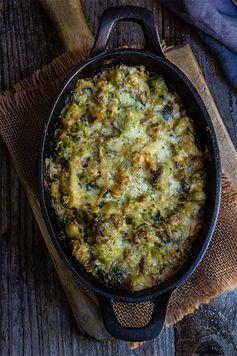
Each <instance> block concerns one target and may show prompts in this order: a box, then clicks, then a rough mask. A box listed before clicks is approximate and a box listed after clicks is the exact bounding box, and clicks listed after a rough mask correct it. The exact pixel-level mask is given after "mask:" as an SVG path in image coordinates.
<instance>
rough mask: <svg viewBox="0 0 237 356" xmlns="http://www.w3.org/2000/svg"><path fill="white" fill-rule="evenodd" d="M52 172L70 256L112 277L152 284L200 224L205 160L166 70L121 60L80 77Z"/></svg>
mask: <svg viewBox="0 0 237 356" xmlns="http://www.w3.org/2000/svg"><path fill="white" fill-rule="evenodd" d="M46 169H47V182H48V188H49V192H50V195H51V201H52V206H53V208H54V210H55V212H56V214H57V216H58V219H59V221H60V223H61V224H62V226H63V229H64V232H65V234H66V236H67V238H68V239H70V244H71V248H72V254H73V256H74V257H75V258H76V259H77V260H78V261H79V262H80V263H81V264H82V265H83V266H84V267H85V269H86V270H87V271H88V272H90V273H92V274H93V275H94V276H95V277H97V278H99V279H102V280H103V281H104V282H105V283H106V284H109V285H110V286H113V287H119V288H123V289H129V290H132V291H139V290H142V289H145V288H149V287H152V286H155V285H158V284H159V283H161V282H163V281H164V280H166V279H168V278H169V277H170V276H171V275H172V274H173V273H174V272H175V271H177V269H178V268H180V266H181V265H182V263H183V262H184V260H185V259H186V258H187V255H188V253H189V250H190V248H191V244H192V242H193V240H194V239H195V238H196V236H197V233H198V231H199V229H200V227H201V223H202V208H203V205H204V202H205V169H204V160H203V157H202V153H201V150H200V149H199V148H198V146H197V143H196V140H195V130H194V126H193V121H192V120H191V119H190V118H189V117H188V116H187V114H186V112H185V110H184V108H183V107H182V105H181V103H180V100H179V98H178V97H177V95H176V94H175V93H174V92H171V91H170V90H169V89H168V87H167V85H166V83H165V81H164V79H163V78H162V77H161V76H158V75H153V74H151V73H149V72H147V71H146V70H145V68H144V67H143V66H140V67H132V66H126V65H119V66H117V67H113V68H111V69H107V70H104V71H103V72H102V73H100V74H98V75H96V76H94V77H93V78H87V79H79V80H78V81H77V84H76V87H75V90H74V91H73V93H72V95H71V96H70V98H69V99H68V100H67V103H66V105H65V108H64V109H63V111H62V114H61V117H60V125H59V128H58V129H57V130H56V131H55V150H54V154H53V156H52V157H49V158H47V159H46Z"/></svg>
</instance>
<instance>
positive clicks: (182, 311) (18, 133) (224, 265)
mask: <svg viewBox="0 0 237 356" xmlns="http://www.w3.org/2000/svg"><path fill="white" fill-rule="evenodd" d="M82 57H83V55H82V54H81V53H77V54H75V53H74V54H73V53H66V54H63V55H61V56H60V57H58V58H56V59H55V60H54V61H53V62H52V63H50V64H49V65H47V66H45V67H43V68H42V69H41V70H39V71H37V72H35V73H34V74H33V76H32V77H31V78H30V79H29V80H23V81H21V82H20V83H18V84H17V85H16V86H15V88H14V91H11V92H7V93H5V94H4V95H2V96H0V133H1V135H2V137H3V138H4V140H5V143H6V145H7V147H8V149H9V151H10V153H11V156H12V159H13V162H14V164H15V167H16V170H17V172H18V174H19V176H20V178H21V181H22V183H23V185H24V187H25V190H26V193H27V196H28V199H29V202H30V204H31V207H32V208H33V211H34V214H35V215H36V218H37V221H38V223H39V225H40V228H41V231H45V226H44V223H43V220H42V216H41V211H40V207H39V202H38V196H37V171H36V162H37V148H38V143H39V139H40V135H41V133H42V130H43V124H44V120H45V115H46V111H47V109H48V106H49V104H50V102H51V100H52V98H53V96H54V94H55V92H56V90H57V88H58V86H59V84H60V83H61V82H62V80H63V79H64V78H65V76H66V75H67V74H68V73H69V72H70V71H71V70H72V68H73V67H74V66H75V65H77V64H78V63H79V62H80V61H81V60H82ZM222 185H223V189H222V197H221V208H220V215H219V219H218V224H217V227H216V229H215V233H214V235H213V238H212V241H211V244H210V246H209V248H208V251H207V253H206V255H205V257H204V258H203V260H202V262H201V264H200V265H199V267H198V268H197V269H196V271H195V272H194V274H193V275H192V276H191V277H190V278H189V279H188V280H187V282H186V283H184V284H183V285H182V286H181V287H180V288H179V289H177V290H176V291H175V292H174V293H173V295H172V297H171V300H170V303H169V307H168V312H167V317H166V325H171V324H173V323H175V322H176V321H178V320H180V319H182V318H183V317H184V316H185V315H186V314H189V313H191V312H193V311H194V310H195V309H196V308H197V307H198V306H199V305H200V304H201V303H207V302H208V301H209V300H210V298H213V297H215V296H217V295H219V294H220V293H223V292H226V291H227V290H230V289H233V288H236V287H237V192H236V191H235V190H234V188H233V186H232V185H231V184H230V182H229V181H228V180H227V178H226V177H224V176H223V179H222ZM65 268H66V267H65ZM138 309H139V310H138ZM151 310H152V306H150V305H141V306H139V307H138V308H137V306H136V308H127V307H126V305H121V304H120V305H118V308H117V312H116V314H117V315H118V317H119V320H120V321H121V322H122V323H123V324H129V325H132V324H133V325H134V323H135V324H136V320H138V321H139V319H140V317H141V315H146V314H149V313H150V311H151ZM138 311H139V313H138ZM136 316H137V318H136ZM140 320H141V319H140Z"/></svg>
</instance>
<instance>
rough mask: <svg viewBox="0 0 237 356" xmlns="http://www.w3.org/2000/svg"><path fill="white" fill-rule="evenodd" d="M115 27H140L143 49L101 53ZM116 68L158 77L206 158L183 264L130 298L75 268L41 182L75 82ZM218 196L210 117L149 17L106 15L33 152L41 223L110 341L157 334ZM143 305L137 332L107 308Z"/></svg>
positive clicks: (197, 253)
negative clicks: (149, 308) (146, 310)
mask: <svg viewBox="0 0 237 356" xmlns="http://www.w3.org/2000/svg"><path fill="white" fill-rule="evenodd" d="M119 21H134V22H136V23H138V24H140V25H141V27H142V30H143V32H144V36H145V41H146V45H145V49H143V50H135V49H119V50H108V49H107V47H106V45H107V41H108V38H109V35H110V33H111V30H112V28H113V26H114V25H115V24H116V23H117V22H119ZM119 63H124V64H127V65H134V66H136V65H144V66H145V67H146V69H147V70H149V71H151V72H157V73H159V74H161V75H162V76H163V77H164V79H165V80H166V82H167V83H168V84H169V83H170V85H172V86H173V87H174V88H175V90H176V91H177V93H178V94H179V96H180V97H181V99H182V102H183V104H184V106H185V108H186V110H187V112H188V114H189V115H190V117H191V118H192V119H193V120H194V121H195V125H196V129H197V132H198V137H199V140H200V144H201V146H202V147H203V149H204V148H207V150H208V152H209V157H210V159H209V160H208V162H207V163H206V170H207V200H206V204H205V207H204V222H203V226H202V228H201V231H200V233H199V236H198V238H197V239H196V241H195V242H194V243H193V246H192V249H191V252H190V255H189V258H188V260H187V261H186V263H185V264H184V265H183V266H182V268H181V269H180V270H179V271H178V272H177V273H176V274H175V275H173V277H172V278H170V279H169V280H167V281H166V282H164V283H162V284H160V285H159V286H157V287H155V288H151V289H147V290H144V291H141V292H136V293H132V292H128V291H123V290H118V289H112V288H110V287H108V286H106V285H105V284H103V283H102V282H100V281H98V280H96V279H95V278H94V277H93V276H91V275H90V274H89V273H87V272H86V271H85V269H84V267H82V266H80V264H79V263H78V262H77V261H76V260H75V259H74V258H73V257H72V256H71V251H70V249H68V248H67V247H66V246H65V244H64V242H63V241H62V240H61V239H60V227H59V225H58V222H57V218H56V216H55V213H54V211H53V209H52V208H51V206H50V198H49V197H48V195H47V192H46V189H45V176H44V175H45V170H44V161H45V158H46V157H49V156H50V155H51V153H52V151H53V147H54V142H53V133H54V130H55V127H56V126H57V124H58V121H59V115H60V112H61V110H62V108H63V107H64V104H65V99H66V97H67V96H68V95H69V94H70V92H71V91H72V89H73V88H74V86H75V84H76V81H77V79H78V78H82V77H91V76H93V75H95V74H96V73H98V72H99V71H101V70H102V69H103V68H106V67H109V66H114V65H117V64H119ZM207 128H209V129H207ZM220 190H221V165H220V156H219V150H218V145H217V139H216V135H215V132H214V129H213V126H212V123H211V120H210V117H209V115H208V113H207V110H206V108H205V106H204V104H203V102H202V100H201V98H200V96H199V95H198V93H197V91H196V90H195V88H194V87H193V85H192V84H191V82H190V81H189V80H188V79H187V77H186V76H185V75H184V74H183V73H182V72H181V71H180V70H179V69H178V68H177V67H176V66H174V65H173V64H172V63H170V62H169V61H168V60H167V59H166V58H165V56H164V54H163V52H162V50H161V46H160V41H159V36H158V33H157V28H156V25H155V20H154V17H153V14H152V13H151V12H150V11H148V10H146V9H143V8H140V7H135V6H121V7H112V8H109V9H107V10H106V11H105V12H104V13H103V15H102V17H101V21H100V25H99V30H98V34H97V37H96V40H95V44H94V47H93V49H92V51H91V54H90V56H89V58H88V59H87V60H86V61H85V62H83V63H81V64H80V65H79V66H78V67H77V68H76V69H75V70H74V71H73V72H72V73H71V74H70V75H69V76H68V77H67V79H66V80H65V81H64V83H63V84H62V86H61V88H60V90H59V92H58V94H57V95H56V98H55V99H54V102H53V104H52V106H51V108H50V110H49V113H48V117H47V119H46V123H45V127H44V132H43V134H42V140H41V144H40V150H39V195H40V202H41V208H42V212H43V216H44V220H45V223H46V225H47V228H48V231H49V234H50V237H51V239H52V241H53V243H54V245H55V247H56V249H57V251H58V253H59V255H60V256H61V258H62V260H63V261H64V262H65V264H66V265H67V266H68V267H69V268H70V270H71V271H72V272H73V273H74V275H75V277H76V278H77V279H78V280H79V281H80V282H81V283H82V285H84V286H85V287H86V288H88V289H90V290H91V291H93V292H94V294H95V295H96V297H97V298H98V301H99V304H100V310H101V314H102V317H103V321H104V324H105V326H106V329H107V330H108V332H109V333H110V334H111V335H113V336H114V337H116V338H118V339H122V340H132V341H142V340H149V339H152V338H154V337H156V336H157V335H158V334H159V333H160V332H161V330H162V327H163V325H164V320H165V315H166V309H167V304H168V301H169V298H170V296H171V293H172V292H173V291H174V290H175V289H176V288H177V287H179V286H180V285H181V284H182V283H183V282H184V281H185V280H186V279H187V278H188V277H189V276H190V275H191V274H192V273H193V272H194V270H195V268H196V267H197V265H198V264H199V262H200V260H201V258H202V257H203V255H204V253H205V251H206V249H207V247H208V244H209V241H210V239H211V236H212V233H213V230H214V227H215V223H216V220H217V215H218V209H219V201H220ZM145 301H153V303H154V311H153V315H152V317H151V320H150V322H149V324H148V325H146V326H144V327H141V328H127V327H123V326H122V325H120V324H119V322H118V321H117V319H116V316H115V314H114V311H113V307H112V305H113V303H114V302H126V303H138V302H145Z"/></svg>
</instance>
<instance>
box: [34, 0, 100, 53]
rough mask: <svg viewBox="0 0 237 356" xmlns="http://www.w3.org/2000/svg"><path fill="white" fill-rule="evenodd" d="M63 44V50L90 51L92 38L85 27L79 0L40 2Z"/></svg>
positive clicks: (44, 0) (43, 0) (47, 0)
mask: <svg viewBox="0 0 237 356" xmlns="http://www.w3.org/2000/svg"><path fill="white" fill-rule="evenodd" d="M40 3H41V5H42V6H43V8H44V10H45V12H46V13H47V14H48V15H49V17H50V18H51V20H52V22H53V24H54V26H55V28H56V29H57V32H58V34H59V36H60V38H61V41H62V43H63V44H64V48H65V50H70V51H73V50H76V49H77V48H80V49H81V50H84V51H85V53H88V51H89V50H90V49H91V47H92V45H93V42H94V38H93V36H92V34H91V32H90V30H89V27H88V26H87V23H86V20H85V17H84V13H83V10H82V7H81V3H80V0H68V1H58V0H40Z"/></svg>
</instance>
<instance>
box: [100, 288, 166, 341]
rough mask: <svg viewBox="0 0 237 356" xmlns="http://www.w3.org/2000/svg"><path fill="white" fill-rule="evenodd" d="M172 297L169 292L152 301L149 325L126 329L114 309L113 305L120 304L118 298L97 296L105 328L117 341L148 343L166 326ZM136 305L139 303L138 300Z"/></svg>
mask: <svg viewBox="0 0 237 356" xmlns="http://www.w3.org/2000/svg"><path fill="white" fill-rule="evenodd" d="M170 296H171V292H168V293H166V294H162V295H161V296H159V297H157V298H156V299H155V300H150V301H152V302H153V303H154V309H153V312H152V316H151V318H150V321H149V323H148V324H147V325H145V326H142V327H126V326H123V325H121V324H120V323H119V321H118V320H117V318H116V315H115V312H114V309H113V303H115V302H116V303H119V300H118V299H117V298H116V300H112V299H109V298H107V297H104V296H101V295H98V294H97V295H96V297H97V299H98V301H99V306H100V311H101V315H102V319H103V322H104V325H105V328H106V329H107V331H108V332H109V334H110V335H112V336H113V337H115V338H116V339H120V340H126V341H146V340H150V339H154V338H155V337H156V336H158V335H159V334H160V332H161V330H162V328H163V326H164V322H165V316H166V310H167V305H168V302H169V299H170ZM136 303H139V302H138V301H137V300H136Z"/></svg>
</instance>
